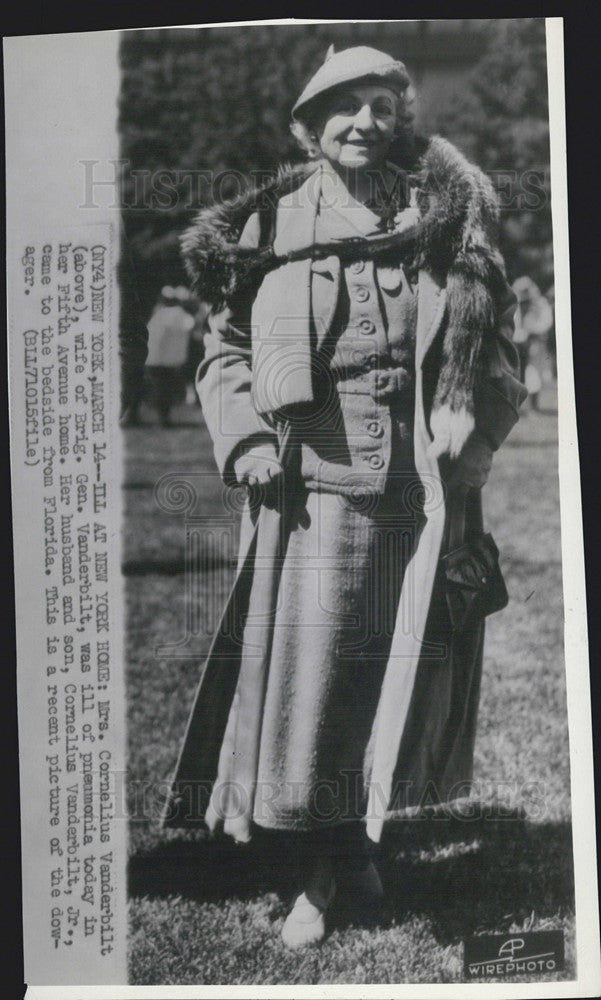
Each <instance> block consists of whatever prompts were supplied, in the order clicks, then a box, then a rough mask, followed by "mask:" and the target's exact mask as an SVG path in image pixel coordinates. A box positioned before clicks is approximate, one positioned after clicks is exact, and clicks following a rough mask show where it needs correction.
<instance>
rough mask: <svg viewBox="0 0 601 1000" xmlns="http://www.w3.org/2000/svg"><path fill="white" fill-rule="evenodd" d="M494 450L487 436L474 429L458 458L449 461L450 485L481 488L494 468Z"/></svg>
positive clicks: (448, 482)
mask: <svg viewBox="0 0 601 1000" xmlns="http://www.w3.org/2000/svg"><path fill="white" fill-rule="evenodd" d="M492 456H493V450H492V448H491V446H490V444H489V443H488V441H487V440H486V438H485V436H484V435H483V434H482V433H481V432H480V431H479V430H477V429H476V430H474V431H472V433H471V434H470V436H469V438H468V439H467V441H466V442H465V444H464V446H463V448H462V450H461V452H460V454H459V456H458V458H456V459H455V460H454V461H452V462H450V463H449V477H448V479H447V485H448V486H456V485H459V484H464V485H465V486H473V487H475V488H476V489H481V488H482V487H483V486H484V484H485V483H486V481H487V479H488V477H489V474H490V470H491V468H492Z"/></svg>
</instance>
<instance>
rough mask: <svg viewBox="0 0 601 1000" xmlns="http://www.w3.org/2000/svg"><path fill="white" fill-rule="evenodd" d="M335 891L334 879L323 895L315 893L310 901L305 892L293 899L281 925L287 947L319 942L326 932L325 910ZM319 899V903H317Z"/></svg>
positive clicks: (299, 946) (301, 946) (300, 946)
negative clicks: (291, 905) (292, 904)
mask: <svg viewBox="0 0 601 1000" xmlns="http://www.w3.org/2000/svg"><path fill="white" fill-rule="evenodd" d="M335 892H336V884H335V882H334V879H332V881H331V883H330V888H329V890H328V892H327V894H326V895H325V896H323V895H321V894H316V895H315V896H314V899H315V902H311V900H310V899H309V897H308V896H307V894H306V893H305V892H301V894H300V896H297V897H296V899H295V901H294V906H293V907H292V909H291V911H290V913H289V914H288V916H287V917H286V919H285V921H284V926H283V927H282V940H283V942H284V944H285V945H287V946H288V947H289V948H303V947H304V946H305V945H309V944H319V942H320V941H323V939H324V937H325V934H326V922H325V912H326V910H327V909H328V907H329V906H330V904H331V902H332V900H333V898H334V895H335ZM318 899H319V904H318V902H317V901H318Z"/></svg>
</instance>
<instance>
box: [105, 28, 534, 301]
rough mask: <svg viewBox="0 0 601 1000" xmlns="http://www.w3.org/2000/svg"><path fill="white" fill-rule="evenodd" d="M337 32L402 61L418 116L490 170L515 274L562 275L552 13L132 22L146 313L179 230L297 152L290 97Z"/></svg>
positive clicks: (132, 170) (128, 123) (129, 227)
mask: <svg viewBox="0 0 601 1000" xmlns="http://www.w3.org/2000/svg"><path fill="white" fill-rule="evenodd" d="M332 42H333V43H334V45H335V47H336V49H337V50H338V49H341V48H346V47H348V46H352V45H358V44H366V45H373V46H374V47H377V48H381V49H383V50H384V51H386V52H389V53H390V54H391V55H393V56H395V57H397V58H400V59H402V60H403V62H405V64H406V65H407V68H408V70H409V73H410V75H411V78H412V81H413V83H414V85H415V89H416V91H417V105H416V109H417V118H416V125H417V127H418V129H419V130H420V131H422V132H425V133H428V134H429V133H433V132H438V133H440V134H442V135H446V136H447V137H448V138H449V139H451V141H453V142H454V143H455V144H456V145H458V146H459V148H461V149H462V150H463V151H464V152H465V153H466V154H467V155H468V156H470V157H471V158H472V159H473V160H474V161H475V162H477V163H478V164H479V165H480V166H482V167H483V168H484V169H485V170H486V171H488V172H489V173H490V175H491V177H492V179H493V181H494V183H495V185H496V187H497V189H498V191H499V196H500V198H501V204H502V209H503V211H502V248H503V250H504V253H505V256H506V261H507V267H508V272H509V277H510V280H511V279H513V278H515V277H517V276H518V275H520V274H524V273H526V274H529V275H531V277H533V278H534V279H535V280H536V281H537V282H538V283H539V284H540V285H541V287H542V288H543V289H544V290H546V289H547V288H548V286H549V285H550V284H551V283H552V280H553V267H552V256H551V213H550V200H549V182H548V175H549V129H548V110H547V80H546V58H545V29H544V22H543V20H542V19H537V18H522V19H513V20H473V19H469V20H454V21H413V22H404V23H403V22H388V23H379V24H370V23H361V24H344V23H337V24H323V23H321V24H308V25H290V26H289V25H253V26H248V27H243V28H240V27H233V28H229V27H225V28H224V27H211V28H203V29H195V28H183V29H163V30H155V29H151V30H147V31H131V32H127V33H125V34H124V36H123V39H122V44H121V64H122V92H121V102H120V130H121V137H122V153H121V155H122V158H123V160H124V161H125V162H124V164H123V170H122V202H123V206H124V208H123V223H124V229H125V233H126V236H127V239H128V242H129V246H130V251H131V259H132V261H133V266H134V270H135V282H134V284H135V286H136V287H137V292H138V296H139V305H137V304H135V303H134V302H133V300H132V296H131V294H130V290H129V286H128V287H126V288H124V295H123V299H124V301H123V307H124V309H126V310H131V309H132V308H136V309H138V310H139V312H140V315H141V318H142V319H146V318H147V316H148V314H149V312H150V309H151V307H152V304H153V302H154V300H155V298H156V296H157V294H158V291H159V289H160V288H161V286H162V285H163V284H165V283H171V284H180V283H182V282H184V281H185V276H184V272H183V269H182V266H181V262H180V259H179V248H178V236H179V234H180V233H181V231H182V230H183V229H184V228H185V226H186V225H187V224H188V223H189V221H190V220H191V218H192V216H193V214H194V211H195V210H196V209H197V208H199V207H200V206H201V205H203V204H206V203H207V202H208V201H211V200H214V199H216V200H221V199H223V198H224V197H228V196H232V195H235V194H236V193H237V192H239V191H240V188H241V184H242V183H243V182H242V178H246V177H248V176H249V175H251V176H252V175H254V179H255V180H256V179H257V175H258V176H259V177H260V176H261V174H264V173H266V172H269V171H272V170H274V169H275V168H276V167H277V165H278V164H279V163H281V162H282V161H283V160H288V161H293V162H294V161H297V160H298V159H299V158H300V154H299V152H298V150H297V148H296V145H295V142H294V140H293V138H292V136H291V134H290V132H289V127H288V126H289V121H290V108H291V107H292V105H293V103H294V101H295V99H296V97H297V96H298V94H299V93H300V91H301V90H302V88H303V86H304V84H305V83H306V81H307V79H308V78H309V77H310V76H311V75H312V73H314V72H315V70H316V69H317V68H318V66H319V65H320V64H321V62H322V61H323V58H324V56H325V52H326V50H327V48H328V46H329V45H330V43H332Z"/></svg>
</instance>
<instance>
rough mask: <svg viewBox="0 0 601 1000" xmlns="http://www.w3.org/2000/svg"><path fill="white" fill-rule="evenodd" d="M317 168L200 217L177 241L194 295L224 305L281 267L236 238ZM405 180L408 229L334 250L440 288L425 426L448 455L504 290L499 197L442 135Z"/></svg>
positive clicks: (459, 442) (467, 412) (470, 402)
mask: <svg viewBox="0 0 601 1000" xmlns="http://www.w3.org/2000/svg"><path fill="white" fill-rule="evenodd" d="M318 165H319V164H316V163H311V164H309V165H305V164H303V165H301V166H297V167H284V168H281V169H280V170H279V171H278V173H277V174H276V175H275V176H274V177H273V178H272V179H271V180H270V181H269V182H268V183H267V184H266V185H264V186H262V187H261V188H260V189H257V190H250V191H249V192H248V193H247V194H245V195H244V196H242V197H240V198H239V199H237V200H236V201H234V202H229V203H227V202H226V203H224V204H221V205H215V206H211V207H209V208H205V209H203V210H202V211H201V212H200V213H199V214H198V215H197V217H196V219H195V220H194V223H193V225H192V226H191V227H190V228H189V229H188V230H187V231H186V232H185V233H184V234H183V236H182V239H181V248H182V254H183V258H184V262H185V265H186V269H187V271H188V274H189V275H190V278H191V280H192V284H193V287H194V290H195V291H196V293H197V294H198V295H199V296H200V298H202V299H203V300H204V301H207V302H209V303H210V304H211V305H212V306H213V307H214V308H217V309H218V308H222V307H223V305H224V304H225V303H226V302H227V301H228V300H229V299H230V298H231V297H232V296H233V295H234V294H235V293H236V292H238V291H241V290H242V289H243V288H245V287H248V286H249V285H251V284H252V283H253V282H254V281H260V280H261V277H262V276H263V275H264V274H265V273H266V272H267V271H268V270H270V269H272V268H273V267H276V266H278V264H280V263H282V262H283V261H282V260H280V259H278V258H277V257H275V255H274V253H273V250H272V248H271V246H270V245H269V241H267V245H265V246H261V247H259V248H258V249H248V248H242V247H239V246H238V240H239V237H240V233H241V232H242V229H243V228H244V225H245V223H246V222H247V220H248V218H249V216H250V215H251V214H252V213H253V212H255V211H258V212H259V217H260V218H266V217H268V216H269V212H270V211H272V212H273V209H274V208H275V205H276V204H277V200H278V199H279V198H281V197H283V196H284V195H285V194H288V193H289V192H291V191H293V190H294V189H295V188H297V187H299V186H300V185H301V184H302V183H303V182H304V181H305V180H306V179H307V178H308V177H309V175H310V174H311V173H312V172H313V171H314V170H315V169H317V167H318ZM402 173H403V175H404V177H405V178H406V180H407V184H408V186H409V189H410V190H414V191H415V192H416V195H417V197H416V198H415V195H414V198H415V202H416V208H417V211H416V212H415V213H414V217H413V218H412V221H411V224H410V225H409V226H408V228H402V229H401V230H400V231H398V232H397V231H394V230H393V231H392V232H391V233H389V234H387V235H385V236H382V237H371V238H366V239H365V240H355V239H354V240H352V241H348V242H349V244H350V245H349V246H348V248H347V249H346V250H345V249H344V248H343V247H342V245H337V252H338V249H340V251H341V253H340V255H341V256H344V257H345V258H346V259H351V258H352V255H354V256H355V258H356V257H358V256H362V257H363V258H365V257H378V258H382V256H383V255H390V254H391V253H392V254H396V256H397V259H402V260H403V261H404V263H405V265H406V266H408V267H412V268H413V269H414V270H417V269H420V268H424V269H426V270H428V271H430V272H432V273H433V274H434V275H435V276H436V278H437V280H439V281H441V282H442V283H443V284H446V295H447V299H446V302H447V323H446V329H445V333H444V341H443V345H442V357H441V363H440V371H439V376H438V382H437V386H436V391H435V394H434V399H433V403H432V411H431V415H430V427H431V430H432V434H433V437H434V441H433V443H432V452H433V454H434V455H437V456H438V455H442V454H444V453H448V454H449V455H450V456H451V457H455V456H457V455H458V454H459V452H460V450H461V448H462V447H463V444H464V443H465V441H466V439H467V437H468V436H469V434H470V433H471V431H472V429H473V427H474V394H475V388H476V385H477V382H478V379H479V377H480V372H481V366H482V363H483V358H484V356H485V345H486V341H487V340H488V339H489V338H491V337H493V336H494V334H495V330H496V325H497V309H496V302H497V301H498V296H499V293H500V291H501V289H502V288H503V286H504V266H503V260H502V258H501V255H500V253H499V251H498V249H497V246H496V242H497V228H498V206H497V199H496V195H495V192H494V189H493V187H492V184H491V183H490V181H489V180H488V178H487V177H486V176H485V174H484V173H483V172H482V171H481V170H480V169H479V168H477V167H475V166H474V165H472V164H471V163H469V162H468V160H466V158H465V157H464V156H463V155H462V154H461V153H460V152H459V151H458V150H457V149H456V148H455V147H454V146H453V145H451V143H449V142H448V141H446V140H445V139H442V138H440V137H439V136H435V137H434V138H432V139H429V140H422V141H421V155H419V157H418V158H417V160H416V163H415V169H414V170H412V171H411V172H410V173H407V172H402ZM399 218H402V213H401V216H399ZM328 252H329V253H331V252H332V248H331V246H330V247H327V246H324V247H322V248H320V247H308V248H305V249H304V250H303V251H301V252H299V256H300V254H301V253H302V254H304V255H305V256H307V255H309V256H318V255H319V254H320V253H324V254H325V253H328ZM286 259H290V256H288V258H286Z"/></svg>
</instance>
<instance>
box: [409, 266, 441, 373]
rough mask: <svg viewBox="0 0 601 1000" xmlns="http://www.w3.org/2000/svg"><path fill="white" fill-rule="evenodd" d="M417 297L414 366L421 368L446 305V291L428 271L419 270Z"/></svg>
mask: <svg viewBox="0 0 601 1000" xmlns="http://www.w3.org/2000/svg"><path fill="white" fill-rule="evenodd" d="M417 287H418V298H417V329H416V333H415V367H416V368H421V366H422V364H423V362H424V358H425V357H426V354H427V353H428V351H429V349H430V347H431V346H432V342H433V340H434V338H435V336H436V334H437V333H438V331H439V329H440V324H441V323H442V318H443V316H444V310H445V305H446V292H445V290H444V288H442V287H441V286H440V285H439V284H438V282H437V281H436V280H435V279H434V278H433V277H432V275H431V274H430V272H429V271H424V270H422V271H420V272H419V279H418V286H417Z"/></svg>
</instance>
